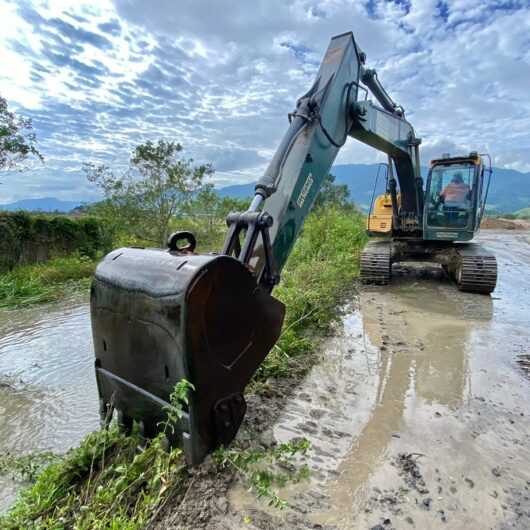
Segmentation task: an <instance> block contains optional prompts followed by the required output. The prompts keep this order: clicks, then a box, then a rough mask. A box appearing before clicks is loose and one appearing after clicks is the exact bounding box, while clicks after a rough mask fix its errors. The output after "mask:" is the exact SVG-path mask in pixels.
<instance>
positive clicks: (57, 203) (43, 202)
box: [0, 197, 81, 213]
mask: <svg viewBox="0 0 530 530" xmlns="http://www.w3.org/2000/svg"><path fill="white" fill-rule="evenodd" d="M80 204H81V201H62V200H61V199H56V198H55V197H47V198H43V199H21V200H20V201H15V202H11V203H9V204H0V211H4V212H15V211H17V210H25V211H30V212H61V213H64V212H69V211H70V210H73V209H74V208H77V207H78V206H79V205H80Z"/></svg>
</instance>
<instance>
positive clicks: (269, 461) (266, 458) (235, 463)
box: [213, 438, 309, 509]
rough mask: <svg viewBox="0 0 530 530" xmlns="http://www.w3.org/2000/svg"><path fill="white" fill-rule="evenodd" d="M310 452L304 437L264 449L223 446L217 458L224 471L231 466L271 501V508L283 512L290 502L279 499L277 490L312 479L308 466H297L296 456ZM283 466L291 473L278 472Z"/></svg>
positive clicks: (252, 487) (263, 496) (259, 494)
mask: <svg viewBox="0 0 530 530" xmlns="http://www.w3.org/2000/svg"><path fill="white" fill-rule="evenodd" d="M308 449H309V441H308V440H306V439H305V438H304V439H301V440H296V441H292V442H287V443H283V444H280V445H278V446H276V447H270V448H267V449H263V450H257V449H245V450H241V449H237V448H232V449H225V448H224V447H221V448H219V449H217V451H216V452H215V453H214V455H213V458H214V461H215V462H216V464H217V465H218V466H219V467H220V468H221V469H223V468H226V467H231V468H232V469H234V470H235V471H236V472H237V473H238V474H240V475H241V476H242V477H243V479H244V480H245V481H246V482H247V484H248V485H249V486H250V488H251V489H253V490H254V491H255V493H256V496H257V497H258V498H264V499H267V501H268V504H269V505H270V506H274V507H275V508H280V509H283V508H285V507H286V506H287V502H286V501H285V500H283V499H281V498H280V497H279V496H278V492H277V488H282V487H284V486H285V485H286V484H287V483H289V482H300V481H301V480H305V479H307V478H308V477H309V469H308V467H307V466H306V465H303V466H301V467H300V468H296V467H295V466H294V465H293V459H294V457H295V456H296V455H305V454H306V452H307V450H308ZM280 466H281V467H282V468H283V469H284V470H289V471H288V472H286V471H283V472H282V471H278V468H279V467H280Z"/></svg>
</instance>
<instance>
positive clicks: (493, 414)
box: [219, 232, 530, 529]
mask: <svg viewBox="0 0 530 530" xmlns="http://www.w3.org/2000/svg"><path fill="white" fill-rule="evenodd" d="M525 237H527V236H526V235H521V234H517V235H511V234H506V233H505V232H500V233H499V234H497V233H493V234H491V233H487V234H486V236H485V237H484V239H485V240H486V241H487V243H488V244H490V246H492V247H493V250H494V251H495V252H496V253H497V255H498V260H499V269H500V280H499V286H498V289H497V290H496V291H495V293H494V296H493V297H489V296H482V295H474V294H470V293H462V292H460V291H458V290H457V289H456V288H455V287H454V286H453V285H451V284H450V283H449V282H448V281H447V280H445V279H444V278H443V275H442V274H441V273H440V272H439V271H438V270H437V269H432V270H431V271H427V272H423V271H422V272H421V273H420V272H416V273H415V271H414V267H409V266H406V267H402V268H400V269H398V270H396V271H395V278H394V281H393V284H392V285H391V286H389V287H386V288H379V287H368V288H363V289H362V291H361V295H360V299H359V301H358V303H357V305H356V306H354V307H351V308H350V311H349V313H348V314H347V316H346V317H345V318H344V320H343V329H341V330H339V331H338V332H337V335H336V336H335V337H334V338H333V339H331V340H330V341H329V342H328V343H327V344H326V345H325V348H324V352H323V361H322V362H321V363H320V364H319V365H318V366H316V367H314V369H313V370H312V371H311V373H310V374H309V375H308V377H307V378H306V380H305V381H304V382H303V384H302V385H301V386H300V387H299V388H298V389H297V391H296V396H295V398H294V399H293V400H290V401H289V402H288V403H287V404H286V406H285V409H284V411H283V412H282V413H281V415H280V417H279V419H278V420H277V421H276V423H275V425H274V429H273V430H274V436H275V438H276V440H278V441H287V440H289V439H292V438H294V437H300V436H304V437H306V438H308V439H309V440H310V442H311V445H312V450H311V453H310V456H309V458H308V461H309V462H308V463H309V467H310V469H311V472H312V474H311V480H310V482H309V483H306V484H299V485H295V486H289V487H287V488H285V489H284V490H283V491H281V492H280V494H281V495H283V497H284V498H285V499H286V500H287V501H288V502H289V503H290V508H289V509H288V510H286V511H285V512H282V513H278V512H275V511H274V510H272V509H269V508H267V507H265V506H264V505H263V503H261V504H260V503H259V501H256V500H255V499H254V498H253V496H252V494H251V493H248V492H247V491H246V490H245V489H244V488H243V487H242V486H241V485H237V486H236V487H234V488H232V491H231V492H230V495H229V499H230V505H231V508H232V511H231V512H230V513H231V515H232V519H231V523H230V524H231V525H232V526H229V527H230V528H238V524H239V525H240V524H241V521H242V517H243V516H245V515H246V516H247V517H250V521H251V522H250V523H249V524H248V525H247V526H249V527H250V528H313V527H314V528H330V529H331V528H341V529H342V528H344V529H349V528H362V529H366V528H372V527H375V526H376V525H377V524H383V522H384V521H385V520H387V522H388V521H390V523H388V527H389V528H390V527H396V528H408V527H414V526H415V527H417V528H447V527H450V528H454V529H460V528H462V529H465V528H485V527H487V528H501V527H503V526H501V522H502V523H503V524H504V522H506V521H512V520H514V521H519V526H517V524H516V525H515V527H518V528H524V527H525V526H524V524H522V522H523V520H521V519H520V517H522V516H520V515H518V511H521V510H522V512H521V513H523V512H524V510H525V509H527V511H528V514H529V517H530V501H529V500H528V499H529V498H530V496H529V495H528V485H530V482H526V481H528V480H530V468H529V467H528V461H530V403H529V401H528V393H529V392H530V387H529V386H528V381H527V380H526V379H525V378H524V376H523V375H522V373H521V370H520V369H518V367H517V363H516V358H517V354H518V353H521V352H527V351H528V349H527V347H528V344H529V343H530V326H529V324H530V315H529V313H528V307H530V275H529V274H528V263H530V260H529V259H528V258H530V246H529V245H528V242H527V241H528V240H527V239H525ZM525 348H526V349H525ZM525 396H526V397H525ZM400 455H401V456H400ZM407 455H409V456H407ZM410 455H414V459H415V460H414V461H415V462H417V465H418V472H419V473H421V474H422V480H425V484H426V487H425V492H428V493H425V492H423V488H421V491H418V490H417V489H412V490H411V488H410V485H409V484H407V482H406V480H405V479H404V476H403V470H402V469H400V467H399V466H398V465H396V462H399V461H403V460H404V459H405V460H406V459H407V458H409V459H410ZM499 466H500V468H502V472H501V471H499V469H500V468H499ZM492 470H494V471H492ZM525 488H526V490H525ZM513 491H516V492H517V493H513ZM521 491H522V492H523V493H521ZM524 491H526V492H527V494H526V501H525V497H524ZM510 492H512V493H510ZM514 499H516V500H515V501H514ZM521 499H522V501H521ZM525 502H526V504H524V503H525ZM517 503H519V504H517ZM524 513H526V512H524ZM411 521H412V522H411ZM524 521H526V519H524ZM528 522H529V524H530V519H529V520H528ZM521 524H522V526H521ZM525 524H526V523H525ZM219 527H221V526H219ZM382 528H385V526H383V527H382Z"/></svg>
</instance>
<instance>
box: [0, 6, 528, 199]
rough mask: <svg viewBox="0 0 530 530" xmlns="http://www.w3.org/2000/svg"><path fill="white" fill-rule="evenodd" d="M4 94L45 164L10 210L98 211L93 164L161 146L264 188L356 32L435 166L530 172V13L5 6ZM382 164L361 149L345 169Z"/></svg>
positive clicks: (7, 191) (222, 181)
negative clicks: (85, 204) (471, 159)
mask: <svg viewBox="0 0 530 530" xmlns="http://www.w3.org/2000/svg"><path fill="white" fill-rule="evenodd" d="M0 21H1V26H2V29H1V32H0V57H1V67H0V94H2V95H3V96H4V97H5V98H6V99H7V100H8V102H9V104H10V106H11V107H12V108H13V109H15V110H17V111H19V112H20V113H22V114H24V115H26V116H29V117H31V118H32V119H33V124H34V128H35V130H36V133H37V136H38V139H39V147H40V149H41V151H42V153H43V154H44V155H45V158H46V163H45V165H44V166H42V167H35V168H34V169H31V170H30V171H27V172H24V173H17V174H13V175H2V179H0V180H1V181H2V182H3V184H2V185H1V186H0V203H2V202H8V201H11V200H15V199H19V198H28V197H46V196H48V197H49V196H54V197H58V198H61V199H73V200H79V199H82V200H88V199H93V198H95V191H94V190H93V189H92V188H91V186H90V185H89V184H88V183H86V181H85V179H84V176H83V174H82V173H81V171H80V167H81V164H82V163H83V162H86V161H94V162H105V163H107V164H109V165H111V166H114V167H116V168H118V167H120V166H123V165H124V164H126V163H127V160H128V153H130V151H131V148H132V147H133V146H135V145H137V144H138V143H140V142H143V141H145V140H148V139H152V140H156V139H158V138H165V139H175V140H178V141H179V142H181V143H182V144H183V145H184V147H185V149H186V154H187V155H189V156H191V157H193V158H195V160H197V161H201V162H202V161H209V162H212V163H213V164H214V167H215V168H216V174H215V181H216V182H217V184H218V185H226V184H231V183H239V182H249V181H252V180H255V179H256V178H257V177H258V176H259V175H260V172H261V171H262V170H263V168H264V166H265V165H266V164H267V161H268V160H269V159H270V157H271V156H272V154H273V152H274V150H275V148H276V146H277V144H278V142H279V139H280V138H281V136H282V134H283V133H284V131H285V129H286V126H287V113H288V112H289V111H291V110H292V109H293V106H294V102H295V100H296V98H297V97H298V96H299V95H301V94H302V93H304V92H305V91H306V90H307V89H308V88H309V86H310V85H311V83H312V80H313V78H314V76H315V72H316V70H317V69H318V65H319V62H320V59H321V57H322V54H323V52H324V51H325V49H326V47H327V44H328V41H329V38H330V37H331V36H332V35H334V34H337V33H343V32H345V31H349V30H352V31H353V32H354V35H355V38H356V40H357V42H358V44H359V46H360V47H361V48H362V49H363V50H364V51H365V52H366V53H367V56H368V61H367V63H368V64H369V66H371V67H375V68H377V69H378V72H379V77H380V79H381V80H382V82H383V83H384V85H385V86H386V88H387V89H388V91H389V92H390V94H391V95H392V97H393V98H394V99H395V100H396V101H397V102H398V103H399V104H401V105H403V106H404V107H405V109H406V110H407V117H408V119H409V120H410V121H411V122H412V123H413V125H414V127H415V128H416V132H417V135H419V136H421V137H422V138H423V158H424V159H425V160H428V159H429V158H430V157H431V156H435V155H440V154H441V153H442V152H453V153H454V152H457V151H460V152H462V151H463V152H466V151H467V150H470V149H478V150H480V151H488V152H490V153H491V154H492V156H493V158H494V161H495V165H497V166H503V167H509V168H513V169H518V170H521V171H527V172H530V0H506V1H503V0H487V1H486V0H394V1H380V0H351V1H350V0H294V1H287V0H252V1H244V0H218V1H217V0H178V1H177V0H149V1H147V0H116V1H115V2H113V3H112V2H110V1H109V0H103V1H101V2H96V1H90V2H87V3H83V2H82V1H80V0H74V1H69V0H57V1H55V0H50V1H49V2H40V1H35V2H23V1H16V2H10V1H9V0H0ZM379 156H380V155H378V154H377V153H376V152H375V151H373V150H371V149H368V148H366V147H364V146H362V145H359V144H358V143H356V142H354V141H353V140H349V141H348V143H347V145H346V146H345V147H344V148H343V150H342V152H341V153H340V155H339V158H338V162H339V163H369V162H375V161H378V160H379V159H380V158H379Z"/></svg>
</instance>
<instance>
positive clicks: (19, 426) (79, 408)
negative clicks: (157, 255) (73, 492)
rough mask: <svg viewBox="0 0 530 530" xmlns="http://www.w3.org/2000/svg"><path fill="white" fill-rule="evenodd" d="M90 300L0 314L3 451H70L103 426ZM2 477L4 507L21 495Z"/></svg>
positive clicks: (0, 504) (0, 496)
mask: <svg viewBox="0 0 530 530" xmlns="http://www.w3.org/2000/svg"><path fill="white" fill-rule="evenodd" d="M97 411H98V407H97V390H96V384H95V379H94V375H93V350H92V337H91V330H90V317H89V308H88V303H87V301H86V299H85V298H81V299H80V298H73V299H70V300H67V301H64V302H61V303H60V304H52V305H46V306H40V307H38V308H35V309H29V310H21V311H10V312H1V313H0V419H1V421H0V452H5V451H9V452H11V453H13V454H25V453H28V452H32V451H54V452H64V451H66V450H67V449H68V448H70V447H72V446H74V445H77V443H78V442H79V441H80V440H81V438H83V437H84V436H85V435H86V434H87V433H88V432H90V431H92V430H94V429H95V428H97V426H98V414H97ZM13 486H14V485H13V484H11V483H9V482H7V481H6V480H5V479H0V510H2V509H3V508H5V507H6V506H7V505H8V503H9V502H10V501H11V500H12V497H13V491H14V490H13Z"/></svg>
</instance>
